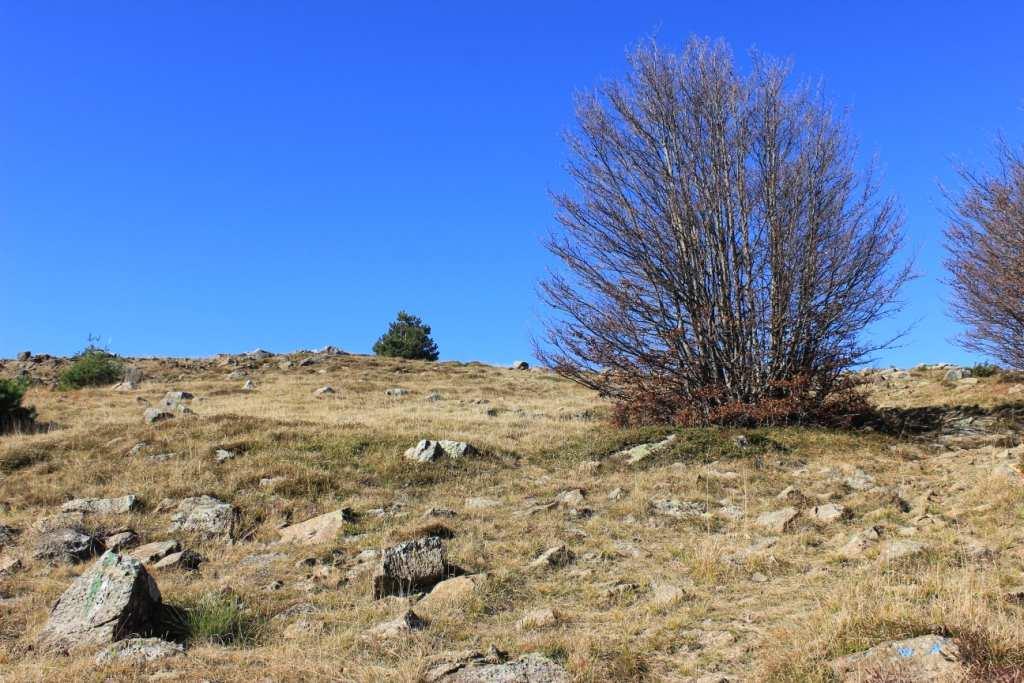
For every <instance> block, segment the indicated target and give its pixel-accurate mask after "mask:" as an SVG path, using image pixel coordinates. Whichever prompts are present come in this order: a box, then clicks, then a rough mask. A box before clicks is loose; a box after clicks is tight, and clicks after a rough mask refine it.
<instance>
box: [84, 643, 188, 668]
mask: <svg viewBox="0 0 1024 683" xmlns="http://www.w3.org/2000/svg"><path fill="white" fill-rule="evenodd" d="M184 651H185V647H184V646H183V645H181V644H179V643H171V642H168V641H166V640H161V639H160V638H128V639H127V640H120V641H118V642H116V643H114V644H113V645H111V646H109V647H107V648H106V649H104V650H103V651H102V652H100V653H99V654H98V655H96V663H97V664H99V665H101V666H102V665H104V664H113V663H115V662H130V663H132V664H141V663H144V662H152V661H155V660H157V659H163V658H165V657H173V656H174V655H180V654H181V653H182V652H184Z"/></svg>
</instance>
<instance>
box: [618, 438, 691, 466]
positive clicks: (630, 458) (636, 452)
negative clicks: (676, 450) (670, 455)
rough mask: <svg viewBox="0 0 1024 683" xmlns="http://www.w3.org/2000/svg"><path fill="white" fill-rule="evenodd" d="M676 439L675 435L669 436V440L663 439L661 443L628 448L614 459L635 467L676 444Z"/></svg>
mask: <svg viewBox="0 0 1024 683" xmlns="http://www.w3.org/2000/svg"><path fill="white" fill-rule="evenodd" d="M676 438H677V437H676V435H675V434H671V435H669V436H668V438H665V439H662V440H661V441H657V442H655V443H644V444H640V445H639V446H633V447H632V448H627V449H626V450H624V451H619V452H618V453H616V454H615V455H614V456H613V457H616V458H621V459H623V460H625V461H626V464H628V465H635V464H637V463H638V462H641V461H643V460H646V459H648V458H650V457H651V456H653V455H657V454H658V453H660V452H661V451H664V450H665V449H667V448H668V447H669V446H671V445H672V444H673V443H675V440H676Z"/></svg>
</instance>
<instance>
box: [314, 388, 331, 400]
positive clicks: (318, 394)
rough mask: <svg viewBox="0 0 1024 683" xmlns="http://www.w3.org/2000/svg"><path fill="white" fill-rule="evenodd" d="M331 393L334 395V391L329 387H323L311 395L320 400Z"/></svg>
mask: <svg viewBox="0 0 1024 683" xmlns="http://www.w3.org/2000/svg"><path fill="white" fill-rule="evenodd" d="M333 393H334V389H332V388H331V387H329V386H324V387H320V388H319V389H317V390H316V391H314V392H313V395H314V396H316V397H317V398H322V397H324V396H330V395H331V394H333Z"/></svg>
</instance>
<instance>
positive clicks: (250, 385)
mask: <svg viewBox="0 0 1024 683" xmlns="http://www.w3.org/2000/svg"><path fill="white" fill-rule="evenodd" d="M255 390H256V383H255V382H253V381H252V380H251V379H247V380H245V384H243V385H242V391H255Z"/></svg>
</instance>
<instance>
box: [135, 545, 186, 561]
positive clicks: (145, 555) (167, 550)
mask: <svg viewBox="0 0 1024 683" xmlns="http://www.w3.org/2000/svg"><path fill="white" fill-rule="evenodd" d="M179 550H181V544H180V543H178V542H177V541H156V542H155V543H147V544H146V545H142V546H139V547H138V548H136V549H135V550H133V551H132V552H131V556H132V557H134V558H135V559H136V560H138V561H139V562H141V563H143V564H152V563H153V562H159V561H160V560H162V559H164V558H165V557H167V556H168V555H170V554H171V553H176V552H178V551H179Z"/></svg>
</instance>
